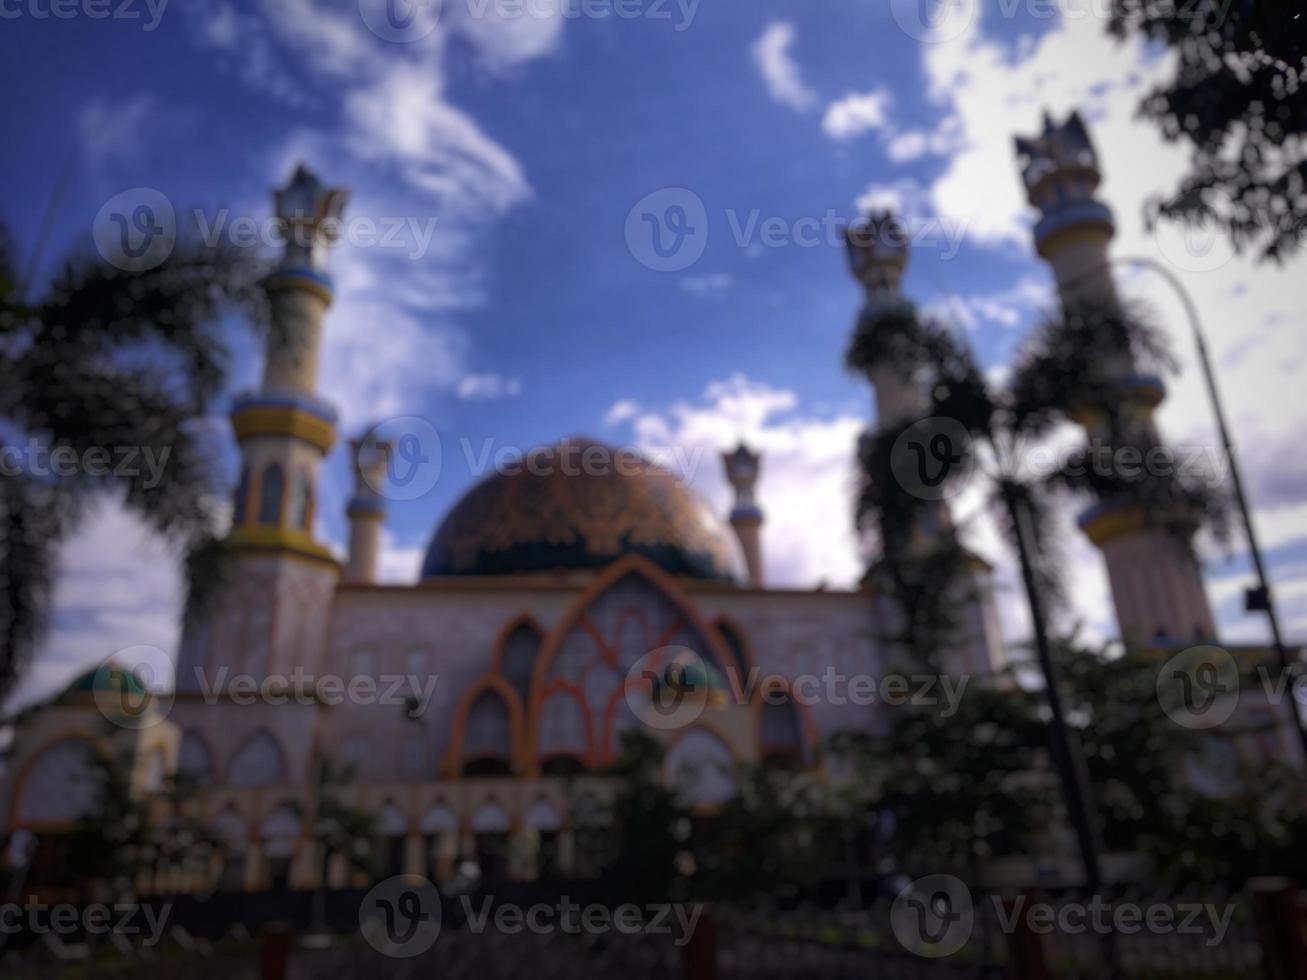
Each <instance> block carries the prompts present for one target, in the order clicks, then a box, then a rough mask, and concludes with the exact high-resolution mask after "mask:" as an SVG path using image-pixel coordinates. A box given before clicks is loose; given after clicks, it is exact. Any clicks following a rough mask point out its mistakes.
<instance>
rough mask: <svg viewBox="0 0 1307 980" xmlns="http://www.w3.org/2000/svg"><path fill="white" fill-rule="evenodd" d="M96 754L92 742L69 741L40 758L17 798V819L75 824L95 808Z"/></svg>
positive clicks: (33, 766) (46, 752)
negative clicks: (92, 748)
mask: <svg viewBox="0 0 1307 980" xmlns="http://www.w3.org/2000/svg"><path fill="white" fill-rule="evenodd" d="M94 764H95V755H94V753H93V752H92V750H91V745H90V743H89V742H86V741H83V740H82V739H68V740H66V741H63V742H60V743H59V744H57V745H54V746H52V747H50V748H48V749H46V750H45V751H44V752H42V753H41V754H40V755H39V756H37V758H36V761H35V762H33V763H32V765H31V768H30V769H29V770H28V775H27V779H26V780H24V782H23V788H22V796H20V797H19V799H18V819H19V820H21V821H24V822H31V823H55V824H58V823H72V822H74V821H76V820H78V819H79V818H81V817H84V816H86V815H87V814H88V813H90V812H91V810H92V809H93V807H94V806H95V779H94Z"/></svg>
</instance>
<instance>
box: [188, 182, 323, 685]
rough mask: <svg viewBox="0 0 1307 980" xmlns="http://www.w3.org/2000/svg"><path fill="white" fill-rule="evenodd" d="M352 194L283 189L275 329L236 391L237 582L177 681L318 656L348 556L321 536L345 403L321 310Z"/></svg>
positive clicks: (287, 666) (201, 630)
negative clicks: (323, 363) (335, 395)
mask: <svg viewBox="0 0 1307 980" xmlns="http://www.w3.org/2000/svg"><path fill="white" fill-rule="evenodd" d="M346 197H347V193H346V192H345V191H343V190H337V189H330V188H327V187H324V186H323V184H322V182H321V181H320V180H319V179H318V178H317V177H316V176H314V175H313V174H312V173H310V172H309V171H308V170H307V169H306V168H304V167H303V166H300V167H298V168H297V169H296V171H295V173H294V175H293V176H292V177H291V180H290V183H289V184H287V186H286V187H284V188H283V189H281V190H279V191H277V192H276V193H275V195H274V200H275V207H276V216H277V220H278V223H279V225H280V227H281V229H282V232H283V234H284V235H285V238H286V246H285V250H284V252H283V254H282V256H281V258H280V261H279V262H278V264H277V265H276V267H275V268H274V269H273V270H272V272H271V273H270V274H269V275H268V276H267V277H266V279H265V280H264V289H265V290H266V292H267V295H268V300H269V305H270V313H271V317H272V327H271V329H270V331H269V339H268V342H267V350H266V359H265V364H264V370H263V381H262V384H261V386H260V387H259V390H258V391H255V392H252V393H249V394H246V395H242V396H240V397H238V398H236V399H235V400H234V403H233V407H232V411H231V424H232V429H233V430H234V432H235V435H236V441H237V443H238V444H239V446H240V453H241V461H242V465H241V475H240V482H239V484H238V486H237V490H236V495H235V500H234V506H233V509H232V526H231V532H230V534H229V535H228V537H227V540H226V546H227V554H228V562H229V565H230V568H231V572H232V574H231V579H232V582H231V586H230V588H229V590H228V593H227V595H226V596H225V598H224V599H223V600H221V601H219V602H217V603H215V608H214V609H213V610H212V612H211V613H210V614H209V615H208V617H207V618H206V621H205V622H204V623H202V624H195V625H194V627H193V628H191V629H189V630H188V631H187V634H186V635H185V637H184V638H183V643H182V650H181V654H180V656H179V660H178V678H177V685H178V690H179V692H180V691H183V690H185V689H187V688H192V689H193V688H194V686H195V684H196V683H197V676H198V673H199V672H202V673H204V674H206V675H208V676H209V677H210V678H212V677H213V676H214V675H215V673H216V672H218V671H220V670H221V669H222V668H227V670H228V672H229V674H236V673H242V672H243V673H248V674H251V675H253V676H255V677H261V676H266V675H268V674H272V673H289V672H291V671H292V670H293V669H294V668H295V667H296V666H303V665H304V664H305V659H306V658H308V657H310V656H319V655H321V651H322V650H323V648H324V644H325V629H326V621H327V618H328V615H329V612H330V607H331V598H332V595H333V592H334V589H335V586H336V583H337V580H338V578H339V575H340V565H339V563H338V562H337V560H336V558H335V557H334V556H333V555H332V553H331V551H330V550H328V549H327V547H326V546H325V545H323V544H322V543H321V542H319V541H317V540H316V539H315V538H314V535H313V520H314V514H315V508H316V501H317V486H318V474H319V471H320V469H321V465H322V460H323V457H324V456H325V455H326V454H327V452H328V451H329V450H330V449H331V447H332V445H333V443H334V442H335V439H336V425H335V423H336V412H335V409H334V408H332V406H331V405H330V404H329V403H327V402H325V401H323V400H322V399H321V398H319V397H318V395H317V391H316V389H317V381H318V355H319V350H320V348H321V345H322V320H323V315H324V314H325V312H326V310H327V307H328V306H329V305H330V303H331V298H332V284H331V279H330V277H329V276H328V275H327V274H326V271H325V266H326V251H327V247H328V245H330V243H331V242H332V241H333V240H334V238H335V237H336V232H337V226H338V223H339V220H340V215H341V211H342V210H343V208H344V206H345V200H346Z"/></svg>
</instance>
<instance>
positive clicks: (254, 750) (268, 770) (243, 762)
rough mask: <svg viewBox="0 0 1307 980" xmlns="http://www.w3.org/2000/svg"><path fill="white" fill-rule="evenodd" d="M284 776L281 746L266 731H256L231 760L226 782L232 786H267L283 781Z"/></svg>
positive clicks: (284, 779)
mask: <svg viewBox="0 0 1307 980" xmlns="http://www.w3.org/2000/svg"><path fill="white" fill-rule="evenodd" d="M286 778H287V776H286V757H285V756H284V755H282V752H281V746H280V745H278V744H277V740H276V739H275V738H273V737H272V736H271V735H269V734H268V733H267V732H266V731H257V732H255V733H254V734H253V735H251V736H250V737H249V738H248V739H246V740H245V744H244V745H242V746H241V747H240V749H239V751H237V753H236V756H235V758H233V759H232V760H231V772H230V773H229V774H228V778H227V782H229V783H230V784H231V785H233V786H269V785H271V784H273V783H284V782H285V781H286Z"/></svg>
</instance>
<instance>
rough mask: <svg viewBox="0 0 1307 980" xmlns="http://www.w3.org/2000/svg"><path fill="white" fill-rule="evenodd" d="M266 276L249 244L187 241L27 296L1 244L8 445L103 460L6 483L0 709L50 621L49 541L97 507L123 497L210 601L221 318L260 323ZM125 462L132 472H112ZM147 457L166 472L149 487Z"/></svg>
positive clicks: (2, 392) (2, 494) (80, 267)
mask: <svg viewBox="0 0 1307 980" xmlns="http://www.w3.org/2000/svg"><path fill="white" fill-rule="evenodd" d="M260 275H261V268H260V266H259V263H258V262H257V260H256V258H255V257H254V256H253V255H252V254H250V253H249V251H248V250H246V251H242V250H240V249H238V248H235V247H233V246H230V245H221V246H207V245H205V244H203V243H201V242H199V241H198V240H192V239H188V238H183V239H182V240H181V241H179V242H178V243H177V245H176V247H175V248H174V249H173V251H172V253H171V255H170V256H169V257H168V258H167V259H166V260H165V261H164V262H163V263H162V264H160V265H158V266H157V267H155V268H153V269H149V270H144V271H124V270H122V269H119V268H116V267H115V266H113V265H111V264H109V263H107V262H104V261H101V260H99V259H98V258H90V257H86V256H80V257H76V258H74V259H71V260H69V261H68V262H67V263H65V265H64V267H63V268H62V269H61V271H60V272H59V273H58V274H57V275H56V277H55V278H54V280H53V282H51V283H50V285H49V286H48V287H47V289H46V290H45V291H44V294H43V295H42V296H41V297H40V298H39V299H38V300H36V301H34V302H29V301H28V300H27V299H26V298H25V297H24V295H23V290H22V288H21V286H20V284H19V280H18V275H17V272H16V269H15V256H14V254H13V251H12V249H11V248H8V247H7V246H6V247H0V353H3V355H4V356H3V357H2V358H0V427H3V429H4V432H5V441H6V443H7V444H9V445H11V446H14V447H17V448H19V449H20V451H24V452H25V449H26V447H27V446H29V445H30V446H34V447H36V448H37V451H38V452H40V453H41V454H43V455H44V457H45V458H47V459H48V458H49V454H51V453H55V452H59V453H62V454H63V455H64V458H66V459H74V460H76V461H87V460H92V459H95V460H97V462H96V463H95V465H94V466H92V465H89V464H88V465H82V464H81V462H79V463H77V464H76V465H74V466H73V467H72V470H73V471H72V472H71V473H69V471H68V470H66V469H61V472H51V470H52V468H51V467H49V466H38V465H26V466H20V467H14V466H12V465H11V466H9V467H7V469H6V473H5V475H4V476H3V477H0V699H2V698H3V697H4V696H5V695H6V694H7V693H8V692H9V691H10V690H11V689H12V687H13V685H14V683H15V681H16V679H17V678H18V676H19V675H20V673H21V671H22V669H23V665H24V662H25V660H26V659H27V658H28V657H29V656H30V655H31V653H32V651H33V649H34V648H35V646H36V645H37V643H39V640H40V637H41V636H42V634H43V631H44V629H45V627H46V622H47V617H48V613H49V606H50V591H51V588H52V586H53V577H54V557H55V554H56V552H57V549H58V545H59V543H60V541H61V540H63V539H64V538H65V537H66V536H67V535H68V534H69V533H71V532H72V530H73V529H74V528H75V527H76V524H77V521H78V519H79V518H80V517H81V516H82V515H83V513H84V512H85V507H86V505H87V503H88V502H90V501H91V500H93V499H98V498H99V497H101V496H103V495H104V494H117V495H118V496H119V497H120V499H121V500H122V501H123V502H124V503H125V504H126V506H127V507H128V508H129V509H130V510H131V511H133V512H134V513H135V514H137V515H139V516H140V517H141V518H142V519H143V520H144V521H145V522H146V524H147V525H149V526H150V527H151V528H153V529H154V530H156V531H157V532H159V533H161V534H162V535H163V536H164V537H165V538H166V539H167V540H169V541H170V542H172V543H173V544H175V545H176V546H177V547H178V549H179V550H180V552H181V553H182V559H183V561H184V562H185V564H186V568H187V571H188V573H189V590H188V599H189V601H190V602H191V603H192V604H193V605H194V604H200V603H202V602H204V601H205V600H206V598H207V597H208V596H209V595H211V594H212V590H213V588H215V587H216V585H217V583H218V581H219V576H218V570H219V566H218V563H217V562H216V560H215V558H216V552H215V550H214V533H215V513H214V507H213V502H214V495H215V494H216V493H217V492H218V490H219V487H218V485H217V484H218V479H217V474H216V473H215V472H214V469H213V460H214V459H215V458H216V457H217V455H218V454H217V451H216V446H215V445H214V444H213V443H212V441H211V439H210V438H209V435H208V432H207V429H206V426H205V424H204V422H205V418H206V416H207V414H208V413H209V411H210V408H211V406H212V402H213V399H214V397H215V396H216V395H217V394H218V393H219V392H220V391H221V390H222V388H223V386H224V385H225V382H226V378H227V374H228V369H229V355H228V347H227V344H226V341H225V336H224V327H225V322H224V318H225V317H226V316H227V315H228V314H236V315H237V316H239V317H240V318H242V319H243V320H246V321H248V322H250V323H253V324H254V325H255V326H256V328H259V329H265V328H267V326H268V322H269V317H268V315H267V307H266V299H265V298H264V296H263V293H262V290H261V289H260V288H259V279H260ZM127 453H132V454H134V457H133V458H134V459H135V460H136V464H135V465H132V466H119V465H118V464H119V463H121V462H123V460H124V458H125V454H127ZM147 453H148V454H150V456H151V458H153V459H155V460H158V461H160V462H161V463H162V468H161V471H160V473H159V474H158V478H157V479H156V475H155V474H154V473H153V472H152V471H151V469H150V467H148V466H145V465H141V462H140V461H141V460H142V459H143V458H144V457H145V454H147ZM105 461H107V465H106V462H105ZM10 462H11V463H12V460H11V461H10ZM15 469H16V470H18V472H16V473H12V472H11V471H13V470H15ZM65 473H68V475H63V474H65Z"/></svg>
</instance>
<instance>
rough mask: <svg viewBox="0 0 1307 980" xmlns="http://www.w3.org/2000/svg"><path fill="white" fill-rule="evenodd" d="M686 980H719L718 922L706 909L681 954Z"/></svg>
mask: <svg viewBox="0 0 1307 980" xmlns="http://www.w3.org/2000/svg"><path fill="white" fill-rule="evenodd" d="M681 963H682V964H683V965H684V968H685V973H684V980H717V920H715V919H714V918H713V916H712V912H710V911H709V910H708V909H704V911H703V915H701V916H700V917H699V924H698V926H697V927H696V928H695V930H694V932H693V933H691V934H690V941H689V942H687V943H686V944H685V948H684V949H683V950H682V952H681Z"/></svg>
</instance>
